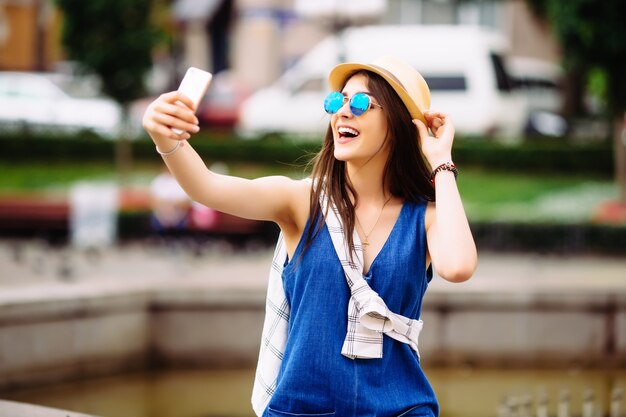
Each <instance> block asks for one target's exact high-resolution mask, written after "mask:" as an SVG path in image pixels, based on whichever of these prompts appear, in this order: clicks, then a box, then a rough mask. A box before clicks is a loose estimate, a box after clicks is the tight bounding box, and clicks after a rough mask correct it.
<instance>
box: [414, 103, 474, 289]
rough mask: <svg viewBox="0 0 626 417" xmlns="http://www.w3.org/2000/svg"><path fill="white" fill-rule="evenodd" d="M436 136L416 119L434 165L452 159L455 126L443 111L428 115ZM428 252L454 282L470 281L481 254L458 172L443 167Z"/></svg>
mask: <svg viewBox="0 0 626 417" xmlns="http://www.w3.org/2000/svg"><path fill="white" fill-rule="evenodd" d="M424 116H425V118H426V121H427V122H428V125H429V127H430V129H431V131H432V132H433V134H434V136H431V135H429V134H428V129H427V128H426V126H425V125H424V124H423V123H422V122H421V121H419V120H417V119H416V120H414V123H415V124H416V126H417V128H418V131H419V135H420V138H421V143H422V152H423V153H424V156H426V158H427V159H428V162H429V163H430V165H431V166H432V167H433V168H436V167H438V166H440V165H441V164H445V163H446V162H452V142H453V140H454V126H453V125H452V122H451V121H450V119H449V117H448V116H446V115H445V114H443V113H434V112H427V113H425V114H424ZM426 233H427V239H428V252H429V254H430V258H431V260H432V263H433V267H434V268H435V270H436V271H437V274H438V275H439V276H441V277H442V278H444V279H446V280H448V281H452V282H462V281H466V280H468V279H469V278H470V277H471V276H472V274H473V273H474V271H475V270H476V266H477V262H478V255H477V253H476V245H475V244H474V238H473V237H472V232H471V230H470V227H469V223H468V221H467V217H466V215H465V210H464V209H463V203H462V201H461V196H460V194H459V190H458V188H457V185H456V179H455V176H454V173H453V172H451V171H447V170H442V171H440V172H438V173H437V175H436V176H435V203H433V204H430V205H429V207H428V209H427V211H426Z"/></svg>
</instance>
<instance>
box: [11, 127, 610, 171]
mask: <svg viewBox="0 0 626 417" xmlns="http://www.w3.org/2000/svg"><path fill="white" fill-rule="evenodd" d="M131 143H132V148H133V156H134V158H135V159H136V160H139V161H155V162H156V161H158V160H159V157H158V155H157V154H156V152H155V150H154V145H153V144H152V142H151V141H150V140H149V139H148V138H147V137H143V138H139V139H136V140H133V141H132V142H131ZM0 145H1V148H0V149H2V152H0V160H4V161H9V162H20V161H24V162H33V161H41V162H48V161H76V160H80V161H106V160H113V157H114V142H113V141H109V140H105V139H100V138H98V137H95V136H93V135H83V136H80V135H77V136H45V135H34V134H24V133H22V134H19V135H18V134H13V135H7V134H5V135H0ZM193 145H194V148H195V149H196V150H197V151H198V153H199V154H200V155H202V156H203V157H204V158H206V159H210V160H223V161H255V162H264V163H295V164H298V165H304V164H306V163H307V162H308V160H309V159H310V157H311V156H312V155H313V154H314V153H315V152H317V150H318V149H319V146H320V144H319V143H317V142H298V141H295V140H288V139H279V138H273V139H265V140H256V141H245V140H240V139H238V138H236V137H235V136H221V137H215V136H209V135H198V136H197V137H194V139H193ZM453 156H454V160H455V162H457V163H458V164H459V165H460V166H472V167H482V168H485V169H488V170H508V171H525V172H528V171H541V172H550V171H558V172H562V173H581V174H592V175H597V176H605V177H610V176H612V175H613V153H612V147H611V145H610V143H590V144H571V143H568V142H567V141H564V140H553V141H544V142H526V143H522V144H515V145H506V144H502V143H498V142H495V141H487V140H484V139H477V138H473V139H469V138H459V139H458V140H457V141H456V143H455V147H454V155H453Z"/></svg>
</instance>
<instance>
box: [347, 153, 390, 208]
mask: <svg viewBox="0 0 626 417" xmlns="http://www.w3.org/2000/svg"><path fill="white" fill-rule="evenodd" d="M384 169H385V167H384V164H378V163H376V161H375V160H370V161H369V163H367V164H365V165H361V166H355V165H354V164H350V163H349V162H348V163H347V164H346V170H347V171H346V174H347V176H348V178H349V179H350V183H351V184H352V187H353V188H354V191H355V192H356V194H357V196H358V198H359V201H360V202H361V203H363V202H372V203H375V202H380V201H384V200H386V199H387V198H388V197H389V188H388V187H385V186H384V184H383V174H384Z"/></svg>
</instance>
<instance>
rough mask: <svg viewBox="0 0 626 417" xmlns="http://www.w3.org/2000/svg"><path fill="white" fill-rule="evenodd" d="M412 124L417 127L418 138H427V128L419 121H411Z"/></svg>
mask: <svg viewBox="0 0 626 417" xmlns="http://www.w3.org/2000/svg"><path fill="white" fill-rule="evenodd" d="M413 124H415V126H417V131H418V132H419V136H420V138H425V137H427V136H428V128H427V127H426V125H425V124H424V122H422V121H421V120H420V119H413Z"/></svg>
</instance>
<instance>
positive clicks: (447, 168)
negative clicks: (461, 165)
mask: <svg viewBox="0 0 626 417" xmlns="http://www.w3.org/2000/svg"><path fill="white" fill-rule="evenodd" d="M441 171H450V172H453V173H454V179H456V177H458V176H459V170H458V168H457V167H456V165H454V163H452V162H445V163H443V164H441V165H439V166H438V167H437V168H435V169H433V172H431V173H430V182H432V183H433V184H435V177H436V176H437V173H438V172H441Z"/></svg>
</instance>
